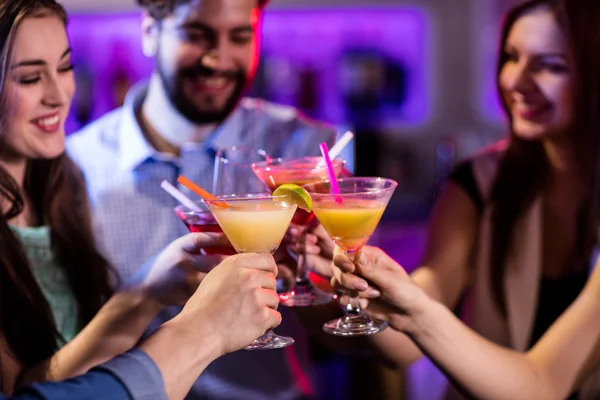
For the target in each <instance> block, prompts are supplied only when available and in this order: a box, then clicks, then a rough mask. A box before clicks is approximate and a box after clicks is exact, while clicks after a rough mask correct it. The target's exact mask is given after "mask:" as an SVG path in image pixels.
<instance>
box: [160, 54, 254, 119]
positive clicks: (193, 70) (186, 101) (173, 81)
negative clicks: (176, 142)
mask: <svg viewBox="0 0 600 400" xmlns="http://www.w3.org/2000/svg"><path fill="white" fill-rule="evenodd" d="M157 70H158V74H159V76H160V80H161V82H162V85H163V88H164V90H165V92H166V94H167V97H168V99H169V102H170V103H171V104H172V105H173V107H175V109H176V110H177V111H178V112H179V113H180V114H181V115H183V116H184V117H185V118H186V119H187V120H188V121H190V122H192V123H194V124H197V125H201V124H213V123H220V122H222V121H224V120H225V119H226V118H227V117H228V116H229V115H230V114H231V113H232V112H233V110H234V109H235V107H236V106H237V104H238V102H239V101H240V99H241V97H242V93H243V92H244V89H245V87H246V71H244V70H238V71H224V72H218V71H215V70H213V69H211V68H206V67H204V66H201V65H197V66H192V67H189V68H184V69H182V70H179V71H177V72H176V73H175V74H174V75H173V76H172V77H169V76H168V75H167V74H166V73H165V71H164V69H163V68H162V67H161V65H160V63H159V64H158V66H157ZM213 75H218V76H223V77H224V78H226V79H231V80H232V81H233V85H234V87H233V91H232V92H231V95H230V96H229V98H228V99H227V100H226V101H225V104H224V105H223V106H222V107H221V109H219V110H213V111H202V110H201V109H200V108H199V107H198V106H197V105H196V104H194V102H193V101H192V100H191V99H190V98H188V96H187V95H186V93H185V90H184V81H185V80H186V79H187V80H192V81H193V80H197V79H199V78H202V77H211V76H213Z"/></svg>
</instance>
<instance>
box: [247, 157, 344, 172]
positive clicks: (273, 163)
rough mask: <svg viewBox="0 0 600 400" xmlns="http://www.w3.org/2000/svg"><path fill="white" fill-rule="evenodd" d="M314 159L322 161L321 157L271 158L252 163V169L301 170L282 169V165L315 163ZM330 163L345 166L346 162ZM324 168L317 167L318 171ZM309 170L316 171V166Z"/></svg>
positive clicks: (335, 161) (339, 160) (337, 160)
mask: <svg viewBox="0 0 600 400" xmlns="http://www.w3.org/2000/svg"><path fill="white" fill-rule="evenodd" d="M316 159H318V160H319V161H321V160H322V159H323V157H321V156H306V157H278V158H271V159H269V160H265V161H257V162H253V163H252V168H254V167H282V168H284V169H290V170H293V169H301V168H290V167H287V168H286V167H284V166H283V165H282V163H284V162H288V163H291V162H293V161H298V162H302V161H304V160H306V161H315V160H316ZM331 162H332V163H333V164H337V165H339V164H341V165H342V166H343V165H345V164H346V160H344V159H343V158H336V159H334V160H331ZM317 164H318V163H317ZM325 168H326V166H325V164H323V165H322V166H321V167H318V169H325ZM311 169H317V165H315V166H314V167H312V168H311Z"/></svg>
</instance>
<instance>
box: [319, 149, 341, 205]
mask: <svg viewBox="0 0 600 400" xmlns="http://www.w3.org/2000/svg"><path fill="white" fill-rule="evenodd" d="M319 148H320V149H321V154H323V160H325V167H327V175H329V181H330V182H331V193H333V194H340V188H339V186H338V183H337V177H336V176H335V172H334V171H333V165H332V164H331V159H330V158H329V148H328V147H327V143H326V142H323V143H321V144H320V145H319ZM335 201H336V203H341V202H342V197H341V196H336V197H335Z"/></svg>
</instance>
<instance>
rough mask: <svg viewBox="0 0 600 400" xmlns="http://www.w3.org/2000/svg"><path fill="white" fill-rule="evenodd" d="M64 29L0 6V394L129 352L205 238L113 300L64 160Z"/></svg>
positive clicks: (67, 89)
mask: <svg viewBox="0 0 600 400" xmlns="http://www.w3.org/2000/svg"><path fill="white" fill-rule="evenodd" d="M66 22H67V16H66V13H65V11H64V9H63V8H62V7H61V6H60V5H59V4H58V3H56V2H55V1H54V0H0V378H1V381H0V389H1V390H2V391H3V392H9V393H10V392H12V390H13V389H14V388H15V386H16V385H19V384H20V383H24V382H27V381H31V380H40V379H64V378H66V377H68V376H71V375H74V374H78V373H82V372H85V371H86V370H87V369H88V368H90V367H92V366H94V365H96V364H98V363H101V362H103V361H105V360H107V359H110V358H112V357H113V356H114V355H116V354H119V353H121V352H123V351H125V350H127V349H128V348H130V347H131V346H132V345H133V344H135V342H136V341H137V340H139V337H140V336H141V334H142V332H143V330H144V329H145V328H146V327H147V325H148V323H149V322H150V320H151V319H152V318H153V316H154V315H155V314H156V313H157V311H158V310H159V309H160V308H161V307H162V306H163V305H169V304H181V303H182V302H183V301H185V300H186V296H188V295H189V294H191V293H192V292H193V291H192V289H194V287H195V285H197V282H199V280H198V278H199V276H198V274H199V273H198V272H197V271H195V270H193V268H190V266H192V264H194V265H195V266H198V265H199V264H200V263H201V262H200V263H199V261H198V259H195V258H194V256H192V255H189V254H188V251H190V250H193V249H196V248H198V245H199V243H200V242H205V243H202V245H207V244H210V243H211V241H212V240H213V239H210V238H207V237H204V236H202V237H198V236H189V237H184V238H182V239H180V241H176V242H174V244H173V245H171V247H170V248H169V250H168V251H166V253H164V255H163V256H161V257H159V259H158V260H157V261H156V263H155V264H154V265H153V266H152V268H153V269H152V271H151V273H150V275H149V278H148V279H146V281H145V282H142V283H141V284H140V285H138V286H137V287H134V286H131V285H130V286H128V287H127V289H123V290H120V291H119V292H118V293H116V294H113V289H112V288H114V287H117V282H116V279H115V275H114V274H113V272H112V269H111V267H110V265H109V264H108V262H107V261H106V259H105V258H104V257H103V256H102V255H101V254H100V252H99V251H98V249H97V248H96V246H95V243H94V235H93V231H92V225H91V222H90V213H89V210H88V204H87V198H86V189H85V184H84V179H83V176H82V175H81V173H80V171H79V170H78V169H77V167H76V166H75V165H74V164H73V162H71V160H69V158H68V157H67V155H66V154H65V151H64V148H65V131H64V122H65V119H66V117H67V113H68V111H69V106H70V103H71V99H72V96H73V93H74V90H75V83H74V79H73V72H72V70H73V66H72V64H71V50H70V46H69V41H68V38H67V34H66ZM206 261H207V259H203V261H202V262H204V263H205V262H206ZM84 327H85V329H83V328H84ZM82 329H83V331H82V332H81V333H80V331H81V330H82ZM66 343H68V344H67V345H66V346H65V347H63V346H64V345H65V344H66ZM61 347H62V349H61ZM59 349H61V350H60V351H58V352H57V350H59Z"/></svg>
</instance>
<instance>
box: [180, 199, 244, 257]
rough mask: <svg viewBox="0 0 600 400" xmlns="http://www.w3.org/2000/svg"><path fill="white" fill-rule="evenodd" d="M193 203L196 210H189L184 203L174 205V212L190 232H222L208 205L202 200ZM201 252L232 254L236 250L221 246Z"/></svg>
mask: <svg viewBox="0 0 600 400" xmlns="http://www.w3.org/2000/svg"><path fill="white" fill-rule="evenodd" d="M194 204H196V206H197V207H198V210H190V209H189V208H187V207H186V206H184V205H181V204H180V205H178V206H177V207H175V209H174V211H175V214H177V216H178V217H179V219H181V222H183V224H184V225H185V226H186V227H187V228H188V230H189V231H190V232H200V233H204V232H215V233H223V229H221V227H220V226H219V223H218V222H217V220H216V219H215V217H214V216H213V215H212V213H211V212H210V210H209V209H208V206H207V205H206V203H205V202H204V200H199V201H195V202H194ZM201 252H202V253H203V254H207V255H213V254H223V255H233V254H236V251H235V250H234V249H233V248H232V247H230V246H221V247H209V248H204V249H202V250H201Z"/></svg>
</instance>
